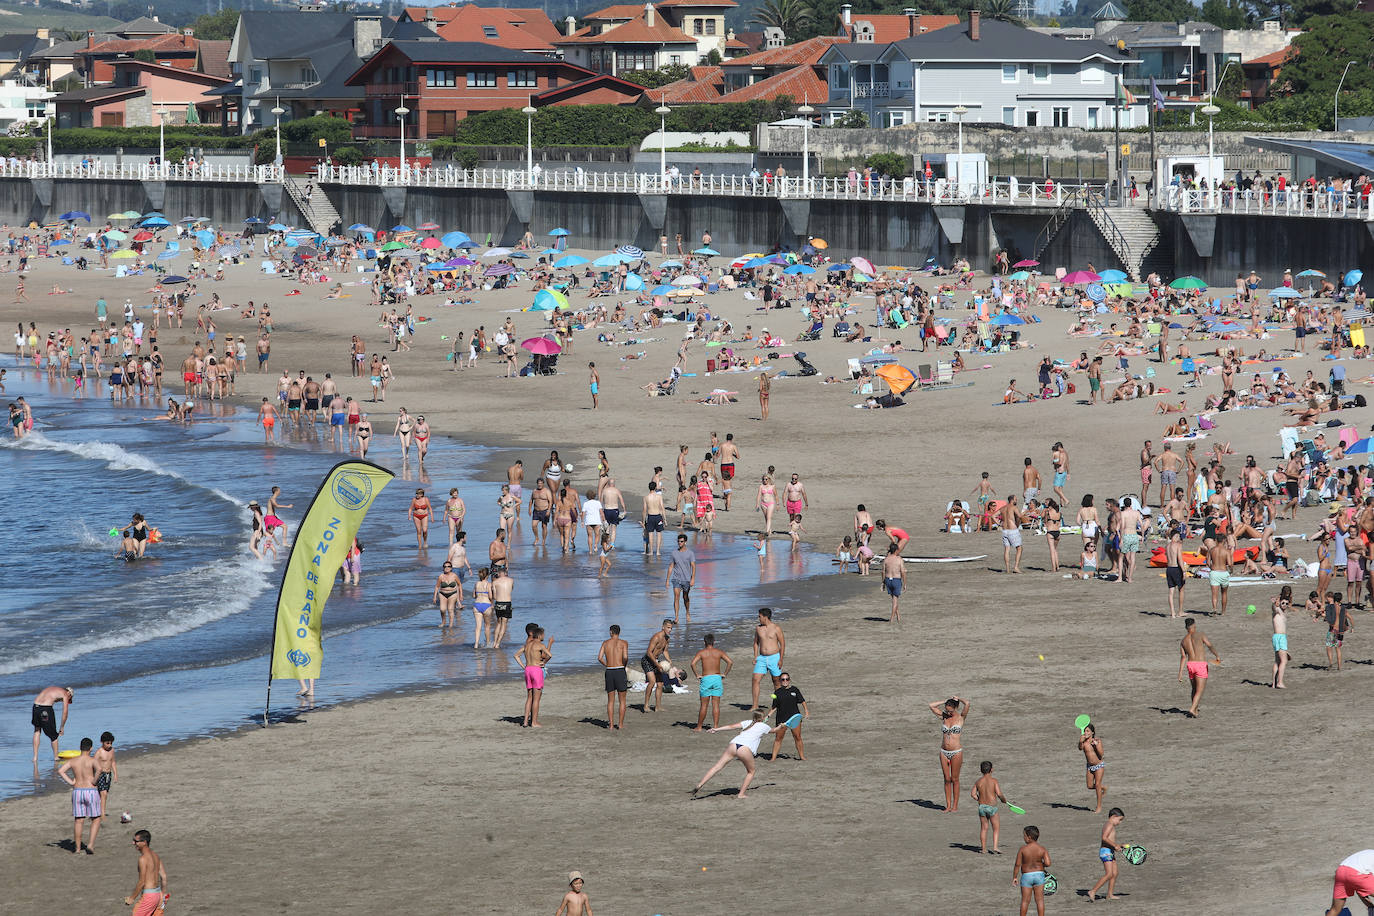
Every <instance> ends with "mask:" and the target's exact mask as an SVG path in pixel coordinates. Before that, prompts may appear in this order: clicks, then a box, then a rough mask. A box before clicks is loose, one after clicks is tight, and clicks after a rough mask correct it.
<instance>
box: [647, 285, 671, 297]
mask: <svg viewBox="0 0 1374 916" xmlns="http://www.w3.org/2000/svg"><path fill="white" fill-rule="evenodd" d="M676 291H677V287H676V286H669V285H668V284H666V283H664V284H662V285H660V286H655V287H654V288H653V289H652V290H650V292H652V293H653V294H654V295H655V296H671V295H672V294H673V293H675V292H676Z"/></svg>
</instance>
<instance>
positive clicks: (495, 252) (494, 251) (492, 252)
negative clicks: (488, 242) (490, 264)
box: [478, 248, 511, 258]
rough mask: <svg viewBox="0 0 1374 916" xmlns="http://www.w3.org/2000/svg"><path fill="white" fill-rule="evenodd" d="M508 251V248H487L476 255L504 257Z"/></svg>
mask: <svg viewBox="0 0 1374 916" xmlns="http://www.w3.org/2000/svg"><path fill="white" fill-rule="evenodd" d="M510 252H511V250H510V249H509V248H488V249H487V250H486V251H484V252H482V253H481V254H480V255H478V257H482V258H504V257H506V256H507V255H509V254H510Z"/></svg>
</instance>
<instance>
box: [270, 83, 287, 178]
mask: <svg viewBox="0 0 1374 916" xmlns="http://www.w3.org/2000/svg"><path fill="white" fill-rule="evenodd" d="M284 114H286V109H285V108H282V107H281V99H277V104H276V105H275V106H274V107H273V108H272V123H273V124H275V125H276V128H277V158H276V159H275V160H273V161H274V162H275V163H276V164H277V165H278V166H280V165H281V164H282V161H283V160H282V157H281V116H282V115H284Z"/></svg>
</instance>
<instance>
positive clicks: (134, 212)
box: [119, 210, 143, 219]
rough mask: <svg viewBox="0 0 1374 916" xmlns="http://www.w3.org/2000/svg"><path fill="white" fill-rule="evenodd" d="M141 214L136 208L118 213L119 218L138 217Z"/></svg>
mask: <svg viewBox="0 0 1374 916" xmlns="http://www.w3.org/2000/svg"><path fill="white" fill-rule="evenodd" d="M142 216H143V214H142V213H139V212H138V211H137V210H125V211H124V212H123V213H121V214H119V218H120V219H139V218H140V217H142Z"/></svg>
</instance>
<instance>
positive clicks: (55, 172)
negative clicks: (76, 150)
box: [0, 158, 282, 184]
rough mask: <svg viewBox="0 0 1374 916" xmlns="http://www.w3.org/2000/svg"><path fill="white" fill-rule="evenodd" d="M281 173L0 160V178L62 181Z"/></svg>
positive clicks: (214, 166)
mask: <svg viewBox="0 0 1374 916" xmlns="http://www.w3.org/2000/svg"><path fill="white" fill-rule="evenodd" d="M281 176H282V171H281V167H280V166H276V165H252V164H251V163H247V162H232V163H213V162H207V163H205V164H204V165H197V166H196V167H194V168H189V167H187V166H186V165H185V164H184V163H180V162H175V163H172V162H166V163H162V164H161V165H158V164H156V163H150V162H122V163H113V162H104V161H101V160H93V161H92V162H91V163H90V164H89V165H82V164H81V163H80V162H46V161H38V160H29V159H4V158H0V178H62V179H92V180H106V181H207V182H208V181H214V182H221V181H222V182H231V181H233V182H253V183H257V184H265V183H269V182H278V181H281Z"/></svg>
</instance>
